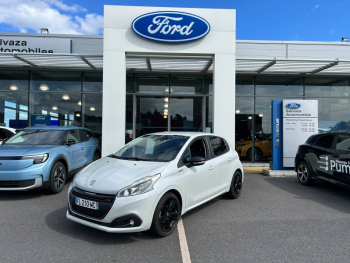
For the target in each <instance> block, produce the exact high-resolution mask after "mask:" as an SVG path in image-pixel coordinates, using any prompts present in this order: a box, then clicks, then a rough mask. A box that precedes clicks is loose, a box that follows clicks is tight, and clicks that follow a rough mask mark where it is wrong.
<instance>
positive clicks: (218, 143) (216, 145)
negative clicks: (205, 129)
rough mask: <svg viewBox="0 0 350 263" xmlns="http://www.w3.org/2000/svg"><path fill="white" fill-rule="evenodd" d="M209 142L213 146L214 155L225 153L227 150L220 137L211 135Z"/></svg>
mask: <svg viewBox="0 0 350 263" xmlns="http://www.w3.org/2000/svg"><path fill="white" fill-rule="evenodd" d="M210 144H211V147H212V148H213V152H214V157H217V156H220V155H222V154H224V153H227V152H228V150H229V149H228V146H227V144H226V142H225V140H224V139H222V138H220V137H211V138H210Z"/></svg>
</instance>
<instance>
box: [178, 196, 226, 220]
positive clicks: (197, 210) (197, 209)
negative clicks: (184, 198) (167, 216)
mask: <svg viewBox="0 0 350 263" xmlns="http://www.w3.org/2000/svg"><path fill="white" fill-rule="evenodd" d="M221 198H225V197H222V196H219V197H217V198H215V199H213V200H211V201H209V202H207V203H205V204H202V205H200V206H199V207H196V208H194V209H192V210H191V211H189V212H187V213H186V214H184V215H183V216H182V218H183V219H185V218H186V217H190V216H192V215H193V214H196V213H198V212H200V211H202V210H204V209H206V208H208V207H209V206H211V205H213V204H215V203H216V202H218V201H219V200H221ZM225 199H226V198H225Z"/></svg>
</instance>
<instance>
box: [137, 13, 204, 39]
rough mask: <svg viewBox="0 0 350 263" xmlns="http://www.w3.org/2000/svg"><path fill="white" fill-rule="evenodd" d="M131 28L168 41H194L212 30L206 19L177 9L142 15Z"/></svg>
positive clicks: (153, 37)
mask: <svg viewBox="0 0 350 263" xmlns="http://www.w3.org/2000/svg"><path fill="white" fill-rule="evenodd" d="M131 28H132V30H134V32H135V33H136V34H138V35H139V36H141V37H144V38H147V39H150V40H154V41H160V42H167V43H181V42H188V41H194V40H197V39H200V38H202V37H204V36H206V35H207V34H208V33H209V31H210V25H209V23H208V22H207V21H206V20H205V19H203V18H201V17H199V16H196V15H192V14H189V13H183V12H175V11H174V12H172V11H161V12H153V13H148V14H144V15H141V16H139V17H137V18H136V19H135V20H134V21H133V22H132V24H131Z"/></svg>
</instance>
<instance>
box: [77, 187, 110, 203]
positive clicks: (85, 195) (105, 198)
mask: <svg viewBox="0 0 350 263" xmlns="http://www.w3.org/2000/svg"><path fill="white" fill-rule="evenodd" d="M88 193H90V192H87V191H83V190H81V189H78V188H76V187H75V188H73V190H72V194H73V195H75V196H77V197H80V198H83V199H88V200H91V201H96V202H105V203H114V200H115V196H114V195H103V194H95V193H90V194H88Z"/></svg>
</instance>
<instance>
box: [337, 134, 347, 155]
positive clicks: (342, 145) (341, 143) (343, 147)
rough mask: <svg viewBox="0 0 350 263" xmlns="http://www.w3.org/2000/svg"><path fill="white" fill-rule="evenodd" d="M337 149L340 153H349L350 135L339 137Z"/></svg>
mask: <svg viewBox="0 0 350 263" xmlns="http://www.w3.org/2000/svg"><path fill="white" fill-rule="evenodd" d="M335 148H336V149H337V150H340V151H349V150H350V135H345V134H340V135H339V136H338V140H337V145H336V146H335Z"/></svg>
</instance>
